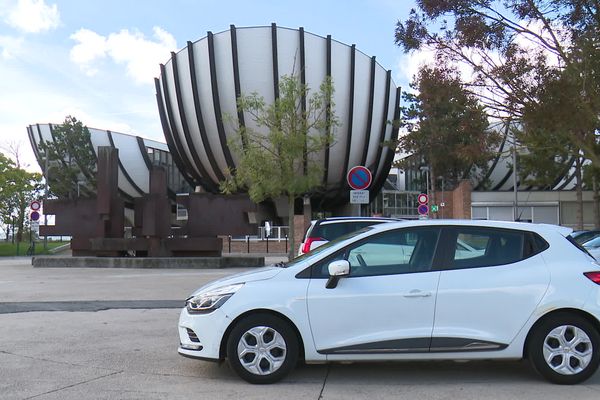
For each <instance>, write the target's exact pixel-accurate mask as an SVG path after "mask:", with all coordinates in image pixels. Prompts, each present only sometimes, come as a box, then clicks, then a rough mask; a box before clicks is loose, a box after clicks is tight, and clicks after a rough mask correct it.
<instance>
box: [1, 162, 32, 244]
mask: <svg viewBox="0 0 600 400" xmlns="http://www.w3.org/2000/svg"><path fill="white" fill-rule="evenodd" d="M41 190H42V176H41V175H40V174H38V173H32V172H28V171H26V170H24V169H22V168H20V167H19V166H18V165H15V164H14V162H13V161H12V160H11V159H10V158H8V157H6V156H5V155H4V154H2V153H0V219H2V221H3V224H5V225H12V226H14V227H15V228H16V229H17V234H16V239H17V241H19V242H21V241H22V240H23V233H24V231H25V228H26V225H27V222H28V219H27V210H28V209H29V204H30V203H31V201H33V200H39V199H40V198H41V195H40V194H41ZM8 230H9V229H8V227H7V230H6V231H7V232H8Z"/></svg>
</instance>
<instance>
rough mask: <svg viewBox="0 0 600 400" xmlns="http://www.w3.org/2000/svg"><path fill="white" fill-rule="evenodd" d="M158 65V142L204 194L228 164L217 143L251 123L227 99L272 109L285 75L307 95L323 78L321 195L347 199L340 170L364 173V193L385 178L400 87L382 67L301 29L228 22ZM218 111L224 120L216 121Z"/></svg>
mask: <svg viewBox="0 0 600 400" xmlns="http://www.w3.org/2000/svg"><path fill="white" fill-rule="evenodd" d="M160 69H161V73H160V78H159V79H156V81H155V83H156V97H157V102H158V107H159V112H160V117H161V122H162V126H163V130H164V133H165V137H166V139H167V144H168V146H169V149H170V150H171V154H172V155H173V158H174V161H175V162H176V163H177V164H178V166H179V168H180V170H181V171H185V172H184V173H186V174H187V175H188V177H189V178H190V179H192V180H193V181H194V182H197V183H198V184H200V185H202V186H203V187H204V188H205V189H206V190H208V191H212V192H216V191H218V186H219V182H220V181H221V180H223V179H224V177H225V173H226V171H227V170H228V169H232V168H235V167H236V164H237V159H236V155H235V154H233V153H232V152H231V151H230V149H229V148H228V146H227V141H228V140H229V139H231V138H234V137H236V135H237V134H238V133H237V128H238V127H239V126H253V120H252V118H251V117H250V115H248V114H246V113H242V112H239V113H238V110H237V108H236V100H237V98H238V97H239V96H240V95H241V94H250V93H252V92H257V93H258V94H259V95H261V96H262V97H263V98H264V99H265V102H266V103H267V104H269V103H272V102H273V101H274V100H275V98H277V97H278V90H279V88H278V84H279V79H280V77H281V76H283V75H288V76H289V75H293V74H294V75H298V76H299V77H300V79H301V82H302V83H305V84H306V85H307V86H308V87H309V88H311V89H312V90H318V88H319V86H320V84H321V83H322V82H323V80H324V79H325V78H326V77H327V76H331V77H332V80H333V85H334V88H335V94H334V103H335V108H334V110H335V115H336V117H337V118H338V119H339V121H340V125H339V126H338V127H337V128H336V129H335V132H334V135H335V143H334V144H333V145H332V147H330V148H329V149H326V150H324V151H323V152H322V154H320V157H319V161H320V162H321V163H322V166H323V170H324V174H323V186H324V187H325V189H326V191H327V193H326V194H325V197H326V198H329V199H330V200H333V202H337V203H338V204H339V203H340V202H341V203H346V202H348V189H349V187H348V185H347V183H346V174H347V171H348V170H349V169H350V168H351V167H353V166H356V165H364V166H366V167H368V168H369V169H370V171H371V173H372V175H373V185H372V186H371V188H370V189H371V190H373V191H378V190H379V188H380V187H381V185H382V184H383V182H384V181H385V177H386V176H387V174H388V172H389V169H390V166H391V163H392V161H393V155H394V151H393V149H390V148H388V147H383V146H381V144H382V143H383V142H385V141H388V140H390V139H394V138H395V137H396V136H397V129H394V128H393V127H392V124H391V123H389V121H392V120H394V119H397V118H398V116H399V101H400V90H399V89H398V88H396V86H395V84H394V82H393V81H392V79H391V72H390V71H386V70H385V69H384V68H383V67H382V66H381V65H379V64H378V63H377V62H376V60H375V57H369V56H367V55H366V54H364V53H362V52H360V51H358V50H357V49H356V47H355V46H354V45H352V46H348V45H346V44H343V43H340V42H337V41H335V40H333V39H332V38H331V36H327V37H322V36H318V35H314V34H312V33H309V32H305V31H304V29H303V28H299V29H288V28H281V27H277V26H276V25H275V24H273V25H271V26H262V27H248V28H236V27H235V26H233V25H232V26H231V27H230V29H229V30H227V31H224V32H220V33H217V34H212V33H211V32H208V35H207V36H206V37H204V38H202V39H200V40H198V41H197V42H195V43H192V42H188V43H187V47H185V48H184V49H182V50H181V51H179V52H178V53H172V56H171V59H170V60H169V61H168V62H167V63H165V64H164V65H161V68H160ZM224 115H228V116H233V117H234V118H235V121H234V123H224V122H223V116H224ZM238 124H239V125H238ZM340 199H342V201H340Z"/></svg>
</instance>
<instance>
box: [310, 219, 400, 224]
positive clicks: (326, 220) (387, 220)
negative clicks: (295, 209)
mask: <svg viewBox="0 0 600 400" xmlns="http://www.w3.org/2000/svg"><path fill="white" fill-rule="evenodd" d="M360 221H367V222H368V221H385V222H393V221H402V220H401V219H398V218H387V217H328V218H322V219H319V220H314V221H312V222H314V223H317V224H329V223H340V222H360Z"/></svg>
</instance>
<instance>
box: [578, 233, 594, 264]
mask: <svg viewBox="0 0 600 400" xmlns="http://www.w3.org/2000/svg"><path fill="white" fill-rule="evenodd" d="M575 241H577V239H575ZM582 246H583V248H584V249H586V250H587V252H588V253H590V254H591V255H592V257H594V258H595V259H596V260H600V236H597V237H595V238H593V239H592V240H588V241H587V242H585V243H583V244H582Z"/></svg>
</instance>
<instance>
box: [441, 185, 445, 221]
mask: <svg viewBox="0 0 600 400" xmlns="http://www.w3.org/2000/svg"><path fill="white" fill-rule="evenodd" d="M440 206H442V207H441V209H442V219H444V208H446V204H444V177H443V176H442V202H441V204H440Z"/></svg>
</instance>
